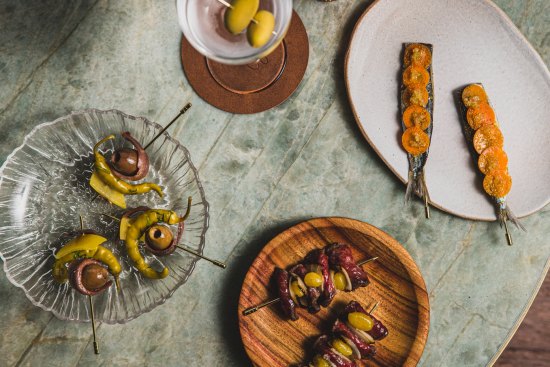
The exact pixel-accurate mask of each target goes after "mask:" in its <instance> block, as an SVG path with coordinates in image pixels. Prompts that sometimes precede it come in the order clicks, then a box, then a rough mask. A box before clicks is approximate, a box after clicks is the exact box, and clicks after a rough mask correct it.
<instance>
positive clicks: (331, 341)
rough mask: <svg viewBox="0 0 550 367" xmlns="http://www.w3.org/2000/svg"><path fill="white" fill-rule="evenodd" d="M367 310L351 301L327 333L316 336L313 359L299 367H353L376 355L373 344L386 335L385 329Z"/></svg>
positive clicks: (371, 311) (372, 310)
mask: <svg viewBox="0 0 550 367" xmlns="http://www.w3.org/2000/svg"><path fill="white" fill-rule="evenodd" d="M377 306H378V303H376V304H375V305H374V307H373V308H372V309H371V310H370V312H367V311H365V309H364V308H363V307H362V306H361V305H360V304H359V303H358V302H356V301H351V302H350V303H348V305H347V306H346V307H345V309H344V310H343V312H342V313H341V314H340V315H339V316H338V318H337V319H336V321H335V322H334V323H333V326H332V329H331V330H330V334H323V335H321V336H319V337H318V338H317V340H316V342H315V344H314V346H313V350H314V357H313V359H312V362H311V363H308V364H305V365H302V366H303V367H331V366H332V367H335V366H336V367H357V363H356V361H362V360H365V359H370V358H373V357H374V356H375V355H376V347H375V345H374V343H375V342H376V341H379V340H382V339H384V338H385V337H386V336H387V335H388V329H387V328H386V327H385V326H384V325H383V324H382V322H381V321H379V320H377V319H376V318H375V317H374V316H373V315H372V313H373V312H374V310H375V309H376V307H377Z"/></svg>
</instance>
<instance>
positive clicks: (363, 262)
mask: <svg viewBox="0 0 550 367" xmlns="http://www.w3.org/2000/svg"><path fill="white" fill-rule="evenodd" d="M377 259H378V256H375V257H372V258H370V259H367V260H363V261H360V262H358V263H357V265H358V266H362V265H365V264H368V263H370V262H372V261H375V260H377ZM280 300H281V299H280V298H279V297H277V298H273V299H270V300H269V301H265V302H262V303H260V304H259V305H256V306H252V307H249V308H247V309H246V310H243V316H248V315H250V314H251V313H254V312H256V311H258V310H259V309H260V308H264V307H266V306H269V305H272V304H274V303H276V302H279V301H280ZM376 306H377V305H375V307H376ZM373 310H374V309H373ZM371 312H372V311H371Z"/></svg>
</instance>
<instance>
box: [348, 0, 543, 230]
mask: <svg viewBox="0 0 550 367" xmlns="http://www.w3.org/2000/svg"><path fill="white" fill-rule="evenodd" d="M405 42H423V43H431V44H433V47H434V53H433V73H434V74H433V77H434V87H435V88H434V94H435V107H434V116H433V120H434V121H433V123H434V125H433V136H432V144H431V147H430V154H429V157H428V162H427V164H426V168H425V173H426V181H427V186H428V189H429V192H430V197H431V200H432V202H433V204H434V205H435V206H437V207H439V208H441V209H442V210H445V211H447V212H450V213H453V214H455V215H458V216H461V217H465V218H471V219H480V220H495V219H496V215H495V210H494V205H493V203H492V201H491V200H489V198H488V197H487V196H486V195H485V194H484V193H483V189H482V185H481V182H482V181H481V178H480V176H479V175H478V173H477V169H476V167H475V166H474V161H473V158H472V156H471V154H470V152H469V150H468V147H467V145H466V141H465V138H464V135H463V133H462V130H461V126H460V122H459V113H458V110H457V106H456V104H455V100H454V98H453V93H455V92H456V91H457V90H458V89H459V88H461V87H463V86H465V85H467V84H470V83H477V82H480V83H483V85H484V86H485V88H486V91H487V94H488V96H489V98H490V100H491V103H492V105H493V107H494V109H495V112H496V115H497V119H498V121H499V124H500V126H501V129H502V132H503V134H504V149H505V151H506V152H507V154H508V158H509V165H508V167H509V171H510V174H511V176H512V179H513V186H512V190H511V192H510V194H509V196H508V203H509V205H510V207H511V208H512V209H513V211H514V212H515V214H516V215H517V216H519V217H522V216H526V215H529V214H531V213H534V212H535V211H537V210H539V209H540V208H542V207H543V206H545V205H546V204H547V203H548V202H549V201H550V185H548V181H549V180H550V144H548V142H549V141H550V124H549V123H548V122H549V121H550V108H548V101H550V73H549V72H548V69H547V67H546V66H545V64H544V63H543V61H542V59H541V58H540V56H539V55H538V54H537V53H536V52H535V51H534V50H533V48H532V47H531V46H530V45H529V43H528V42H527V40H526V39H525V38H524V37H523V36H522V35H521V33H520V32H519V31H518V30H517V28H516V27H515V26H514V25H513V23H512V22H511V21H510V20H509V19H508V18H507V16H506V15H505V14H504V13H503V12H502V11H501V10H500V9H499V8H498V7H497V6H495V5H494V4H493V3H491V2H490V1H486V0H438V1H433V0H392V1H376V2H375V3H374V4H373V5H372V6H371V7H370V8H369V9H367V11H365V13H364V14H363V16H362V17H361V18H360V20H359V22H358V23H357V25H356V27H355V30H354V32H353V36H352V40H351V44H350V46H349V50H348V54H347V59H346V67H345V72H346V83H347V88H348V94H349V98H350V102H351V105H352V108H353V110H354V114H355V118H356V120H357V123H358V124H359V127H360V128H361V130H362V131H363V134H364V135H365V137H366V139H367V140H368V142H369V143H370V144H371V145H372V147H373V148H374V150H375V151H376V152H377V153H378V154H379V155H380V157H381V158H382V159H383V160H384V162H386V164H387V165H388V167H389V168H390V169H391V170H392V171H393V172H394V173H395V174H396V175H397V177H398V178H399V179H400V180H401V181H403V182H405V181H406V180H407V172H408V163H407V156H406V154H405V151H404V150H403V149H402V148H401V143H400V137H401V134H402V131H401V125H400V120H399V118H400V116H399V110H398V106H399V105H398V88H399V81H400V71H401V59H400V54H401V51H402V45H403V43H405ZM403 191H405V190H403ZM403 195H404V192H403Z"/></svg>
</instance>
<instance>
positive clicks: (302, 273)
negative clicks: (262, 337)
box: [242, 243, 378, 321]
mask: <svg viewBox="0 0 550 367" xmlns="http://www.w3.org/2000/svg"><path fill="white" fill-rule="evenodd" d="M376 259H378V257H373V258H371V259H368V260H364V261H361V262H358V263H355V260H354V259H353V255H352V252H351V248H350V247H349V246H348V245H345V244H339V243H334V244H331V245H328V246H326V247H325V248H323V249H316V250H313V251H312V252H310V253H309V254H308V255H307V256H306V257H305V258H304V261H302V262H301V263H299V264H297V265H295V266H293V267H291V268H290V269H289V270H288V271H287V270H285V269H281V268H275V271H274V274H273V276H274V280H275V283H276V285H277V291H278V294H279V297H277V298H274V299H271V300H269V301H266V302H263V303H261V304H258V305H256V306H252V307H248V308H246V309H245V310H243V311H242V313H243V315H244V316H247V315H250V314H252V313H254V312H256V311H258V310H259V309H261V308H263V307H266V306H269V305H271V304H274V303H280V305H281V308H282V311H283V313H284V315H285V316H286V317H288V318H289V319H291V320H293V321H295V320H297V319H298V316H297V314H296V311H295V310H296V306H302V307H306V308H308V311H309V312H310V313H316V312H318V311H319V310H320V307H319V306H320V305H321V306H324V307H327V306H328V305H329V304H330V302H331V300H332V298H333V297H334V295H335V293H336V291H337V290H339V291H345V292H351V291H353V290H355V289H357V288H359V287H365V286H367V285H368V284H369V279H368V276H367V274H366V273H365V271H364V270H363V269H361V266H362V265H365V264H367V263H369V262H371V261H374V260H376ZM327 273H328V275H327Z"/></svg>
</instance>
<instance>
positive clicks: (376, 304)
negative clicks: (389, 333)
mask: <svg viewBox="0 0 550 367" xmlns="http://www.w3.org/2000/svg"><path fill="white" fill-rule="evenodd" d="M379 304H380V302H376V303H375V304H374V306H372V308H371V309H370V311H369V315H372V313H373V312H374V310H376V307H378V305H379Z"/></svg>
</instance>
